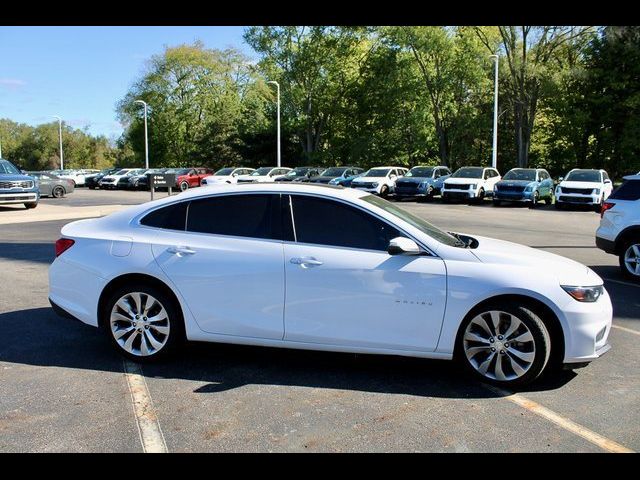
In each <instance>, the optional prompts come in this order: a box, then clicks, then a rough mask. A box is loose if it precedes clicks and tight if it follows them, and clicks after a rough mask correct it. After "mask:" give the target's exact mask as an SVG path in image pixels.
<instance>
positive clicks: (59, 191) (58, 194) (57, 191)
mask: <svg viewBox="0 0 640 480" xmlns="http://www.w3.org/2000/svg"><path fill="white" fill-rule="evenodd" d="M51 195H53V196H54V198H62V197H64V188H62V187H60V186H58V187H55V188H54V189H53V191H52V192H51Z"/></svg>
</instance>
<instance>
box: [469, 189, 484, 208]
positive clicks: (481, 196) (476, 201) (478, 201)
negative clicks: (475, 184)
mask: <svg viewBox="0 0 640 480" xmlns="http://www.w3.org/2000/svg"><path fill="white" fill-rule="evenodd" d="M484 197H485V191H484V188H481V189H480V191H479V192H478V196H477V197H475V198H472V199H470V200H469V205H474V204H475V205H481V204H482V203H484Z"/></svg>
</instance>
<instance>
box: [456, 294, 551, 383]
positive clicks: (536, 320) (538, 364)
mask: <svg viewBox="0 0 640 480" xmlns="http://www.w3.org/2000/svg"><path fill="white" fill-rule="evenodd" d="M492 310H493V311H500V312H506V313H508V314H510V315H513V316H515V317H517V318H518V320H520V322H522V323H523V324H525V326H526V327H527V329H528V330H529V332H530V333H531V336H532V337H533V343H534V345H535V353H534V359H533V362H531V365H530V366H529V368H528V370H527V371H526V372H525V373H524V374H523V375H522V376H519V377H517V378H514V379H510V380H506V381H500V380H497V379H495V378H490V377H489V376H485V375H483V374H482V373H480V372H479V371H478V370H476V368H475V367H474V366H473V365H472V364H471V361H470V360H469V359H468V358H467V355H466V354H465V349H464V333H465V330H466V328H467V326H468V325H469V324H470V323H471V321H472V320H473V319H474V318H476V317H477V316H478V315H481V314H483V312H485V313H486V312H489V311H492ZM498 333H499V332H498ZM503 333H504V332H503ZM551 348H552V344H551V336H550V335H549V331H548V329H547V327H546V325H545V324H544V322H543V321H542V319H541V317H540V315H538V314H537V313H536V312H535V311H533V310H532V309H530V308H527V307H525V306H523V305H521V304H520V303H516V302H513V301H505V302H499V301H498V302H495V303H490V304H485V305H484V306H483V307H481V308H478V309H474V310H472V311H471V312H470V313H469V315H467V317H466V318H465V320H464V321H463V322H462V324H461V326H460V330H459V331H458V336H457V339H456V349H455V353H454V356H455V359H456V360H457V361H458V362H459V363H462V365H463V367H464V368H465V369H466V370H467V371H468V372H470V373H471V374H472V375H473V376H474V377H475V378H476V379H478V380H480V381H483V382H485V383H492V384H494V385H499V386H506V387H511V386H516V385H526V384H528V383H531V382H533V381H534V380H535V379H536V378H538V377H539V376H540V375H541V374H542V373H543V372H544V370H545V368H546V367H547V365H549V357H550V354H551ZM512 358H513V357H512ZM492 363H494V362H493V361H492Z"/></svg>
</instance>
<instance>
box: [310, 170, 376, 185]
mask: <svg viewBox="0 0 640 480" xmlns="http://www.w3.org/2000/svg"><path fill="white" fill-rule="evenodd" d="M361 173H364V169H363V168H360V167H329V168H327V169H326V170H324V171H323V172H322V173H321V174H320V175H318V176H317V177H311V178H309V179H304V178H301V179H299V180H298V181H300V182H311V183H329V182H331V180H335V179H346V178H349V177H352V176H354V175H360V174H361Z"/></svg>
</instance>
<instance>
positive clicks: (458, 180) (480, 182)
mask: <svg viewBox="0 0 640 480" xmlns="http://www.w3.org/2000/svg"><path fill="white" fill-rule="evenodd" d="M501 179H502V177H501V176H500V173H499V172H498V171H497V170H496V169H495V168H491V167H461V168H459V169H458V170H456V171H455V172H454V173H453V175H451V176H450V177H449V178H447V179H446V180H445V181H444V185H443V186H442V193H441V198H442V201H443V202H447V201H449V200H467V201H468V202H473V201H476V202H482V200H484V198H485V197H486V196H490V197H492V196H493V190H494V189H495V186H496V183H498V182H499V181H500V180H501Z"/></svg>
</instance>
